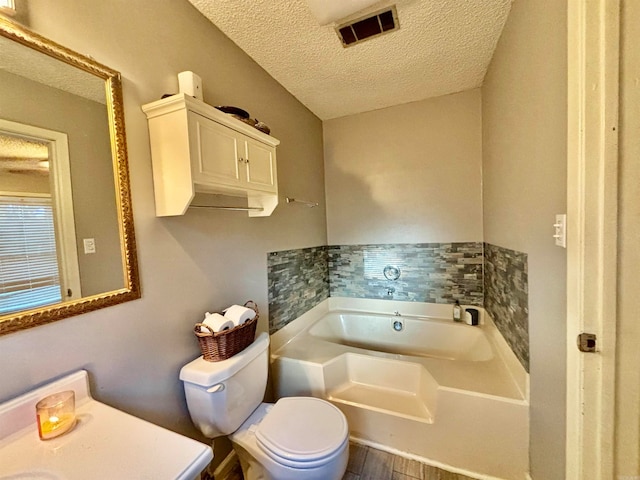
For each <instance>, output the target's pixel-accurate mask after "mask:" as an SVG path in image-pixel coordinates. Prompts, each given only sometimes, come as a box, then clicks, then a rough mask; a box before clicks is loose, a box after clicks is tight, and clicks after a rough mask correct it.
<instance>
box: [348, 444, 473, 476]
mask: <svg viewBox="0 0 640 480" xmlns="http://www.w3.org/2000/svg"><path fill="white" fill-rule="evenodd" d="M342 480H472V479H471V477H467V476H465V475H460V474H457V473H451V472H447V471H445V470H441V469H439V468H436V467H432V466H429V465H425V464H423V463H420V462H417V461H415V460H408V459H406V458H403V457H398V456H396V455H392V454H390V453H387V452H383V451H381V450H376V449H374V448H371V447H366V446H364V445H358V444H355V443H352V444H350V446H349V464H348V465H347V473H345V475H344V477H342Z"/></svg>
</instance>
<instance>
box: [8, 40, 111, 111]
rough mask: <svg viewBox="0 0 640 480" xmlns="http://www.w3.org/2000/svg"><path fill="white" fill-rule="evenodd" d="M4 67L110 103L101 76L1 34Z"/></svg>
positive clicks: (34, 79)
mask: <svg viewBox="0 0 640 480" xmlns="http://www.w3.org/2000/svg"><path fill="white" fill-rule="evenodd" d="M0 70H4V71H6V72H9V73H12V74H14V75H18V76H20V77H23V78H28V79H30V80H33V81H34V82H38V83H42V84H43V85H47V86H49V87H53V88H57V89H58V90H63V91H65V92H68V93H72V94H73V95H79V96H81V97H84V98H87V99H89V100H93V101H94V102H98V103H102V104H106V95H105V86H104V80H102V79H101V78H100V77H96V76H95V75H92V74H90V73H87V72H85V71H83V70H80V69H79V68H76V67H73V66H71V65H69V64H67V63H64V62H62V61H60V60H56V59H54V58H53V57H50V56H48V55H45V54H43V53H40V52H38V51H36V50H33V49H32V48H29V47H26V46H24V45H22V44H20V43H17V42H14V41H13V40H10V39H8V38H5V37H0Z"/></svg>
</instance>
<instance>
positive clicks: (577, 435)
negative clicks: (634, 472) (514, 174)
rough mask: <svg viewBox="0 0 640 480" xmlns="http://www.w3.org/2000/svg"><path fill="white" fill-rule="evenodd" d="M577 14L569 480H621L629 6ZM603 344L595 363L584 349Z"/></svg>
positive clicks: (572, 88)
mask: <svg viewBox="0 0 640 480" xmlns="http://www.w3.org/2000/svg"><path fill="white" fill-rule="evenodd" d="M567 5H568V48H567V54H568V55H567V60H568V132H567V157H568V158H567V177H568V181H567V221H568V225H567V236H568V242H567V247H568V248H567V410H566V420H567V431H566V433H567V438H566V479H567V480H610V479H612V478H614V451H613V448H614V434H615V431H614V429H615V427H614V420H615V416H614V414H615V379H616V366H615V361H616V323H617V322H616V313H617V312H616V309H617V305H616V303H617V278H616V277H617V231H618V218H617V217H618V215H617V214H618V107H619V103H618V102H619V92H618V90H619V77H618V70H619V58H620V39H619V35H620V1H619V0H575V1H574V0H571V1H569V2H567ZM581 332H589V333H595V334H596V335H597V351H596V353H582V352H580V351H579V350H578V348H577V346H576V338H577V335H578V334H579V333H581Z"/></svg>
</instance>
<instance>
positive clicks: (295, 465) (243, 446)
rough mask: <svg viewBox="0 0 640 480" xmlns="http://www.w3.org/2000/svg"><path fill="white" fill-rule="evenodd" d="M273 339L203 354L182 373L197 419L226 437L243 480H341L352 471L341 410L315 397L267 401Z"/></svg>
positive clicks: (215, 434)
mask: <svg viewBox="0 0 640 480" xmlns="http://www.w3.org/2000/svg"><path fill="white" fill-rule="evenodd" d="M268 346H269V336H268V335H267V334H266V333H263V334H261V335H260V336H259V337H258V338H257V339H256V340H255V341H254V342H253V343H252V344H251V345H250V346H249V347H247V348H246V349H245V350H243V351H242V352H240V353H238V354H236V355H234V356H233V357H231V358H230V359H228V360H224V361H221V362H207V361H205V360H203V359H202V357H200V358H197V359H195V360H193V361H192V362H190V363H188V364H187V365H185V366H184V367H183V368H182V370H181V371H180V379H181V380H182V381H183V382H184V389H185V396H186V399H187V406H188V408H189V414H190V415H191V419H192V420H193V423H194V424H195V425H196V427H198V428H199V429H200V431H202V433H204V434H205V435H206V436H207V437H209V438H215V437H219V436H222V435H228V436H229V439H230V440H231V443H232V444H233V447H234V450H235V451H236V453H237V455H238V458H239V460H240V464H241V466H242V471H243V474H244V478H245V480H262V479H264V480H294V479H295V480H340V479H341V478H342V476H343V475H344V472H345V471H346V468H347V461H348V456H349V429H348V424H347V420H346V418H345V416H344V414H343V413H342V412H341V411H340V410H339V409H338V408H337V407H335V406H334V405H333V404H331V403H329V402H327V401H325V400H322V399H319V398H314V397H287V398H282V399H280V400H278V401H277V402H276V403H275V404H269V403H262V398H263V396H264V391H265V388H266V382H267V371H268Z"/></svg>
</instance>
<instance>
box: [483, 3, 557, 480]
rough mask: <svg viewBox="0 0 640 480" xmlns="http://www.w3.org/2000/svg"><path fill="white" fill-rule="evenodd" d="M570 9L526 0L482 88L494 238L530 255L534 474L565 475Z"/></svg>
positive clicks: (488, 220)
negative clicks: (562, 221) (562, 232)
mask: <svg viewBox="0 0 640 480" xmlns="http://www.w3.org/2000/svg"><path fill="white" fill-rule="evenodd" d="M566 10H567V5H566V2H565V1H560V0H539V1H526V0H525V1H517V2H514V3H513V6H512V8H511V13H510V14H509V18H508V20H507V24H506V26H505V29H504V31H503V33H502V37H501V38H500V41H499V43H498V46H497V49H496V52H495V54H494V57H493V60H492V63H491V65H490V67H489V71H488V73H487V76H486V78H485V82H484V85H483V87H482V118H483V181H484V187H483V202H484V235H485V241H486V242H488V243H492V244H495V245H498V246H501V247H505V248H509V249H512V250H517V251H520V252H524V253H526V254H528V268H529V271H528V275H529V338H530V354H531V371H530V374H531V377H530V380H531V436H530V440H531V448H530V455H531V474H532V477H533V478H534V479H536V480H554V479H558V480H560V479H563V478H564V464H565V458H564V449H565V415H564V412H565V385H566V374H565V370H566V358H565V357H566V349H565V343H566V341H565V339H566V328H565V318H566V312H565V304H566V300H565V297H566V281H565V277H566V267H565V264H566V252H565V250H563V249H561V248H559V247H555V246H554V241H553V238H552V237H551V236H552V235H553V227H552V224H553V223H554V219H555V214H556V213H563V212H565V210H566V181H567V178H566V143H567V126H566V123H567V58H566V56H567V36H566V29H567V19H566Z"/></svg>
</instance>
